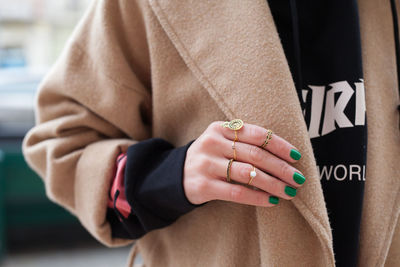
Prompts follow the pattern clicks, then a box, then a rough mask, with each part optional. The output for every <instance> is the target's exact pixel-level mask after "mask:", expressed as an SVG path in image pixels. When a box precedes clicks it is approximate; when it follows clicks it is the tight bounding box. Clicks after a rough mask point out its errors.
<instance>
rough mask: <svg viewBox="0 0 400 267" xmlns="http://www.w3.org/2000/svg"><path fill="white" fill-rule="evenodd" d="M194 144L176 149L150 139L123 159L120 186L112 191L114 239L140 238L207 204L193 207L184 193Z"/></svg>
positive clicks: (116, 181) (139, 144)
mask: <svg viewBox="0 0 400 267" xmlns="http://www.w3.org/2000/svg"><path fill="white" fill-rule="evenodd" d="M193 142H194V140H192V141H190V142H189V143H187V144H186V145H184V146H181V147H177V148H175V147H173V145H172V144H171V143H169V142H168V141H166V140H164V139H161V138H150V139H147V140H144V141H141V142H139V143H137V144H134V145H132V146H130V147H129V148H128V151H127V153H126V154H124V155H122V156H120V158H119V161H118V163H117V171H116V176H115V180H114V181H115V183H117V184H118V185H119V186H116V187H114V186H113V187H112V189H111V198H112V208H113V212H111V211H109V214H108V219H109V221H110V222H111V225H112V230H113V235H114V236H115V237H120V238H135V239H136V238H140V237H141V236H143V235H145V234H146V233H147V232H149V231H151V230H154V229H158V228H162V227H166V226H168V225H170V224H172V223H173V222H174V221H176V220H177V219H178V218H179V217H180V216H182V215H183V214H186V213H188V212H189V211H191V210H193V209H194V208H196V207H199V206H202V205H204V204H206V202H205V203H202V204H199V205H196V204H192V203H191V202H190V201H189V200H188V199H187V197H186V195H185V192H184V189H183V184H182V181H183V167H184V162H185V157H186V152H187V149H188V148H189V146H190V145H191V144H192V143H193ZM122 173H123V174H124V176H121V174H122ZM121 177H123V179H121ZM113 217H117V218H113Z"/></svg>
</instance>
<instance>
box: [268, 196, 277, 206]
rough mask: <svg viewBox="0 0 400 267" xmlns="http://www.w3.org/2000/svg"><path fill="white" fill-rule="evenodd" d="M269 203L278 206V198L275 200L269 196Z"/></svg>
mask: <svg viewBox="0 0 400 267" xmlns="http://www.w3.org/2000/svg"><path fill="white" fill-rule="evenodd" d="M269 203H272V204H278V203H279V198H277V197H275V196H270V197H269Z"/></svg>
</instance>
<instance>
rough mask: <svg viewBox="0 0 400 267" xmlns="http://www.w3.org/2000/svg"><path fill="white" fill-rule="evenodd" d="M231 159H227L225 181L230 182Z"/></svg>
mask: <svg viewBox="0 0 400 267" xmlns="http://www.w3.org/2000/svg"><path fill="white" fill-rule="evenodd" d="M232 162H233V159H230V160H229V163H228V168H227V169H226V181H227V182H228V183H230V182H231V166H232Z"/></svg>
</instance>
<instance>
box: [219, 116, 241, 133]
mask: <svg viewBox="0 0 400 267" xmlns="http://www.w3.org/2000/svg"><path fill="white" fill-rule="evenodd" d="M243 125H244V123H243V121H242V120H241V119H234V120H231V121H225V122H223V123H222V126H223V127H226V128H229V129H231V130H240V129H241V128H242V127H243Z"/></svg>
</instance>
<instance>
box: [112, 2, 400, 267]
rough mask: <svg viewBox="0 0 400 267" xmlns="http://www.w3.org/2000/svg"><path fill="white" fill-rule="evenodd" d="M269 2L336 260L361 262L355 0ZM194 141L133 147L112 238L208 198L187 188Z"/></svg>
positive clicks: (361, 144) (155, 224)
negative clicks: (123, 207)
mask: <svg viewBox="0 0 400 267" xmlns="http://www.w3.org/2000/svg"><path fill="white" fill-rule="evenodd" d="M267 1H268V4H269V6H270V9H271V12H272V15H273V18H274V21H275V24H276V27H277V30H278V33H279V36H280V38H281V42H282V46H283V48H284V51H285V54H286V57H287V60H288V63H289V67H290V70H291V72H292V76H293V79H294V82H295V85H296V89H297V92H298V96H299V100H300V102H301V105H302V108H303V114H304V118H305V121H306V124H307V127H308V132H309V136H310V139H311V143H312V146H313V150H314V154H315V158H316V161H317V165H318V166H317V167H318V169H319V172H320V178H321V185H322V189H323V192H324V197H325V201H326V206H327V210H328V216H329V219H330V223H331V227H332V234H333V246H334V252H335V259H336V266H356V263H357V253H358V246H359V229H360V219H361V212H362V200H363V193H364V182H365V171H366V152H367V151H366V149H367V121H366V109H365V93H364V83H363V73H362V58H361V41H360V30H359V19H358V8H357V1H356V0H350V1H349V0H335V1H317V0H303V1H295V0H267ZM393 5H394V3H393V2H392V11H393V17H394V18H396V16H397V14H396V13H395V9H394V6H393ZM395 27H397V21H396V25H395ZM395 31H396V29H395ZM397 38H398V37H397ZM397 38H396V41H397V42H398V39H397ZM396 52H397V53H396V56H397V58H398V57H399V53H398V52H399V51H398V50H396ZM193 141H194V140H192V141H190V142H189V143H188V144H186V145H185V146H182V147H177V148H174V147H173V145H172V144H170V143H169V142H167V141H166V140H163V139H161V138H151V139H148V140H145V141H141V142H139V143H137V144H135V145H132V146H131V147H129V149H128V152H127V163H126V169H125V178H124V179H125V191H126V192H125V193H126V197H127V201H128V203H129V204H130V205H131V208H132V213H131V214H130V215H129V217H128V218H127V219H126V218H124V217H123V216H121V215H120V214H119V213H118V211H117V210H116V209H114V210H112V209H109V210H108V213H107V217H108V220H109V221H110V223H111V226H112V232H113V236H114V237H121V238H133V239H137V238H140V237H141V236H143V235H144V234H146V233H147V232H149V231H151V230H153V229H157V228H161V227H165V226H168V225H170V224H172V223H173V222H174V221H175V220H176V219H178V218H179V217H180V216H181V215H183V214H185V213H187V212H189V211H191V210H193V209H194V208H196V207H198V206H202V205H205V204H206V203H203V204H201V205H193V204H192V203H190V202H189V201H188V199H187V198H186V196H185V193H184V191H183V185H182V178H183V166H184V162H185V157H186V152H187V149H188V148H189V146H190V145H191V143H192V142H193ZM116 197H117V196H116Z"/></svg>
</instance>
